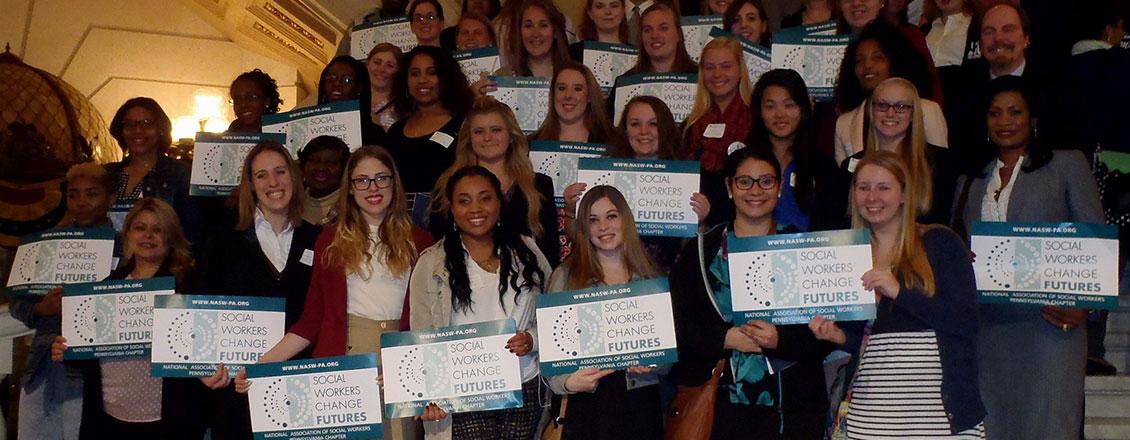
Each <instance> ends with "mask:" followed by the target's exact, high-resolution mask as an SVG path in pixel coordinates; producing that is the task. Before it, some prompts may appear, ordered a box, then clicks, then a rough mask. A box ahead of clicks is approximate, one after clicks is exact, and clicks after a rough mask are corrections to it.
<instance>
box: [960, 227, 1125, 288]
mask: <svg viewBox="0 0 1130 440" xmlns="http://www.w3.org/2000/svg"><path fill="white" fill-rule="evenodd" d="M972 232H973V234H972V238H971V245H972V246H971V248H972V251H973V253H974V254H975V255H977V259H976V260H975V261H974V262H973V270H974V272H975V273H976V275H977V293H978V301H979V302H982V303H989V304H1031V305H1056V306H1063V307H1069V308H1082V309H1107V310H1114V309H1117V308H1118V228H1117V227H1116V226H1113V225H1096V224H1088V223H996V222H974V223H973V231H972Z"/></svg>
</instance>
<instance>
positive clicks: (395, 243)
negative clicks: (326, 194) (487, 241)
mask: <svg viewBox="0 0 1130 440" xmlns="http://www.w3.org/2000/svg"><path fill="white" fill-rule="evenodd" d="M366 158H372V159H376V160H378V161H380V162H381V163H382V164H384V166H386V167H388V169H389V171H392V200H391V201H390V202H389V206H388V212H386V213H385V216H384V219H383V220H381V224H380V226H378V227H377V236H378V237H379V238H380V246H378V247H377V251H376V253H375V254H374V252H373V250H372V249H371V248H372V246H370V243H371V240H370V239H369V222H367V221H365V218H364V217H363V216H362V215H361V207H359V206H357V202H356V201H355V200H354V199H353V187H352V183H351V181H350V176H352V175H353V170H354V169H356V168H357V164H359V163H360V162H361V160H362V159H366ZM374 184H375V183H374ZM340 194H341V196H340V199H339V200H338V202H337V212H339V213H341V214H340V216H339V217H338V219H337V232H336V233H335V234H334V237H333V242H331V243H330V245H329V246H327V247H326V253H325V254H324V256H323V257H322V262H323V263H324V264H327V265H340V266H341V267H343V268H345V274H346V275H358V276H360V277H361V278H363V279H366V280H367V279H369V277H370V276H371V275H372V274H373V271H372V270H371V269H369V267H370V265H372V264H373V260H374V259H376V262H377V263H378V264H384V265H385V266H386V267H388V272H389V273H391V274H392V275H393V276H397V277H399V276H401V275H404V274H407V273H408V271H409V270H411V269H412V264H413V263H415V261H416V256H417V253H418V251H419V250H418V249H416V245H415V243H414V242H413V241H412V218H411V217H409V215H408V197H407V196H406V195H405V193H404V185H403V184H402V183H401V181H400V171H398V170H397V169H396V163H395V162H394V161H393V160H392V155H391V154H389V152H388V150H385V149H384V148H382V147H379V146H376V145H366V146H363V147H361V148H359V149H357V151H354V152H353V154H351V155H349V162H348V163H346V165H345V173H344V174H343V175H342V176H341V192H340Z"/></svg>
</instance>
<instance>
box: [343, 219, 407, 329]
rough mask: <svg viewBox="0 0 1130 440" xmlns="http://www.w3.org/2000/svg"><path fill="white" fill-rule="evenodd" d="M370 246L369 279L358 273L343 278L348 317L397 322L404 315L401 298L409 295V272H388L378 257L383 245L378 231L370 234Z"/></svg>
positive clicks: (386, 266) (402, 299)
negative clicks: (394, 320)
mask: <svg viewBox="0 0 1130 440" xmlns="http://www.w3.org/2000/svg"><path fill="white" fill-rule="evenodd" d="M369 243H370V244H369V252H371V253H372V254H373V261H372V263H371V264H370V265H369V267H368V269H369V274H368V275H369V276H368V278H367V279H366V278H365V277H362V276H361V275H360V274H351V275H349V276H347V277H345V291H346V306H345V311H346V313H348V314H350V315H356V316H360V317H362V318H367V319H372V320H377V321H386V320H390V319H400V315H401V313H403V312H404V295H405V293H406V292H408V278H409V275H410V272H411V271H407V270H406V271H404V273H403V274H401V275H400V276H395V275H393V274H392V273H390V272H389V270H388V265H386V264H384V262H383V261H380V258H379V257H378V255H380V254H381V253H382V249H381V248H382V247H383V244H382V243H381V239H380V236H378V235H377V231H371V232H370V233H369Z"/></svg>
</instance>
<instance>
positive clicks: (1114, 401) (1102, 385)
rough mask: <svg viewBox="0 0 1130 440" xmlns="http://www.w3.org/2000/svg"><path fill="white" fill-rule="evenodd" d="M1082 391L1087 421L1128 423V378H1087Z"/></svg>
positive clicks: (1129, 405)
mask: <svg viewBox="0 0 1130 440" xmlns="http://www.w3.org/2000/svg"><path fill="white" fill-rule="evenodd" d="M1084 391H1085V393H1086V396H1087V405H1086V407H1085V408H1086V412H1087V413H1086V417H1087V418H1088V419H1092V418H1094V419H1121V420H1125V421H1126V422H1127V423H1130V376H1089V377H1087V379H1086V382H1085V385H1084ZM1088 438H1089V437H1088Z"/></svg>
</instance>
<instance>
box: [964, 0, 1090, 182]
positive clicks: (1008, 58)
mask: <svg viewBox="0 0 1130 440" xmlns="http://www.w3.org/2000/svg"><path fill="white" fill-rule="evenodd" d="M1031 26H1032V25H1031V21H1030V20H1029V18H1028V14H1027V12H1025V10H1024V8H1022V7H1020V6H1016V5H1013V4H1010V3H1001V4H998V5H996V6H993V7H991V8H989V9H988V10H986V11H985V13H984V14H983V15H982V16H981V20H980V29H979V33H980V38H979V46H980V50H981V58H979V59H972V60H968V61H966V62H965V64H964V65H963V66H962V70H963V73H962V76H963V81H962V83H961V84H960V86H961V90H958V91H956V93H953V95H955V96H956V97H957V98H958V102H957V103H955V104H957V105H952V104H951V105H946V111H945V113H946V120H947V121H948V123H949V133H950V136H951V137H950V148H951V149H952V150H953V154H954V157H955V158H956V159H957V160H956V161H955V163H960V164H965V165H967V166H968V167H969V169H968V170H965V171H974V170H979V169H980V168H981V166H983V165H984V164H985V163H986V161H988V160H989V158H990V157H991V156H992V155H993V153H994V152H993V151H989V150H990V149H986V148H985V144H986V139H987V132H986V128H985V111H986V109H987V108H988V104H989V103H988V101H987V97H986V96H985V95H986V94H985V89H986V87H987V86H988V84H989V81H990V80H992V79H993V78H996V77H999V76H1004V75H1015V76H1023V77H1025V78H1029V79H1030V80H1033V81H1034V82H1035V83H1036V84H1038V85H1039V86H1040V88H1041V90H1042V91H1043V93H1044V97H1043V98H1044V100H1045V102H1046V104H1047V110H1048V111H1047V112H1045V114H1044V117H1043V118H1041V121H1039V122H1040V124H1039V129H1038V134H1037V135H1038V136H1041V137H1044V139H1045V140H1046V141H1047V142H1049V143H1050V145H1051V146H1052V147H1053V148H1080V149H1083V148H1082V147H1083V145H1081V142H1080V140H1081V136H1080V135H1081V133H1080V132H1079V125H1080V124H1079V116H1078V115H1077V112H1075V111H1074V109H1077V108H1078V103H1075V102H1074V101H1075V100H1076V98H1075V95H1076V93H1073V90H1075V89H1076V87H1075V85H1074V84H1071V83H1070V81H1068V80H1067V75H1066V74H1065V72H1064V70H1063V68H1062V66H1058V65H1056V63H1047V62H1042V61H1040V60H1034V59H1031V58H1030V57H1029V56H1028V55H1029V53H1028V48H1029V46H1030V45H1031V38H1030V35H1031V28H1032V27H1031Z"/></svg>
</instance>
